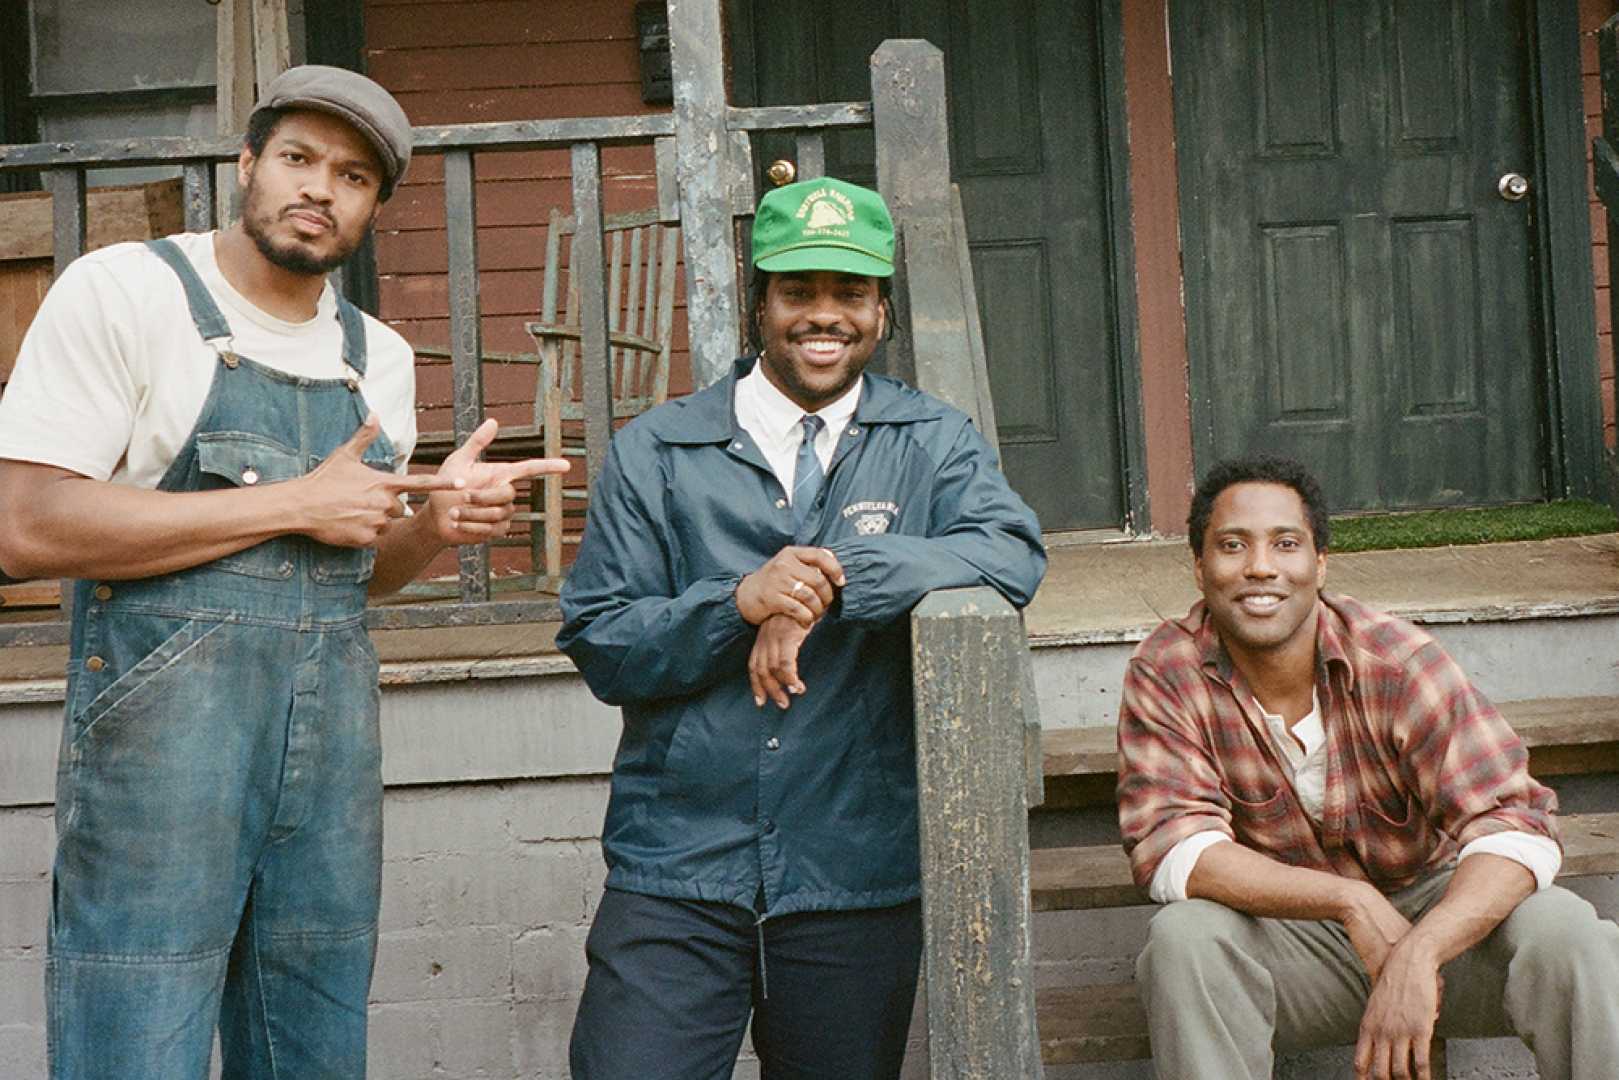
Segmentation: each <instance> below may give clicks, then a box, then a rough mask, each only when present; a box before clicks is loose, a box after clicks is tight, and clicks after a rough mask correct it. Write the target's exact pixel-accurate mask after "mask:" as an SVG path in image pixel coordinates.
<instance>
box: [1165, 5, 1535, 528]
mask: <svg viewBox="0 0 1619 1080" xmlns="http://www.w3.org/2000/svg"><path fill="white" fill-rule="evenodd" d="M1527 7H1528V4H1527V0H1220V2H1211V0H1175V2H1173V3H1172V4H1171V6H1170V26H1171V49H1172V54H1173V58H1174V79H1175V121H1176V123H1175V127H1176V146H1177V153H1178V154H1179V158H1180V185H1181V187H1180V199H1181V214H1182V231H1183V237H1184V244H1185V275H1186V277H1185V280H1186V300H1187V315H1188V334H1189V349H1190V354H1191V365H1192V388H1193V389H1192V392H1193V408H1192V415H1193V423H1194V447H1195V450H1196V454H1197V463H1198V466H1199V468H1200V469H1205V468H1207V467H1208V466H1209V465H1210V464H1212V463H1213V462H1214V461H1216V460H1218V459H1220V458H1223V457H1226V456H1229V455H1232V454H1236V453H1241V452H1246V451H1260V450H1264V451H1274V452H1279V453H1284V454H1288V455H1290V456H1294V457H1297V458H1299V459H1300V460H1302V461H1304V462H1306V463H1307V464H1308V465H1310V466H1311V467H1312V468H1313V469H1315V470H1316V471H1317V472H1318V474H1319V475H1320V476H1321V478H1322V480H1323V483H1324V484H1325V486H1326V490H1327V494H1328V498H1329V499H1330V500H1331V502H1332V503H1333V505H1334V507H1335V508H1339V509H1369V508H1384V507H1387V508H1395V507H1414V506H1439V505H1447V504H1456V503H1470V504H1473V503H1499V502H1510V501H1515V500H1524V499H1535V498H1540V497H1542V496H1543V495H1544V493H1545V487H1544V484H1545V481H1544V479H1543V468H1544V464H1545V462H1544V456H1545V453H1544V444H1543V438H1542V433H1541V427H1540V421H1541V417H1542V415H1543V412H1542V406H1541V404H1540V394H1541V390H1540V387H1539V385H1538V380H1537V378H1536V374H1535V373H1536V369H1537V366H1538V357H1539V351H1540V349H1539V345H1538V339H1537V333H1536V323H1537V319H1536V312H1537V310H1538V305H1539V297H1538V293H1537V289H1536V286H1535V272H1534V268H1535V265H1536V263H1537V260H1536V258H1535V251H1534V247H1533V244H1534V233H1533V229H1532V228H1531V214H1532V208H1533V202H1534V198H1535V177H1534V175H1533V171H1532V166H1533V162H1534V154H1533V148H1532V138H1531V125H1530V121H1529V86H1530V79H1529V74H1530V72H1529V63H1530V59H1529V57H1530V49H1529V47H1528V44H1527V35H1528V11H1527V10H1526V9H1527ZM1507 173H1521V174H1523V175H1524V176H1525V177H1527V178H1528V179H1529V181H1530V185H1531V187H1530V193H1529V196H1528V198H1525V199H1523V200H1522V201H1508V200H1507V199H1505V198H1503V197H1502V195H1501V194H1500V193H1499V192H1498V189H1497V185H1498V183H1499V181H1500V179H1501V177H1502V176H1503V175H1504V174H1507Z"/></svg>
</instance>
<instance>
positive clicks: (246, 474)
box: [242, 465, 259, 487]
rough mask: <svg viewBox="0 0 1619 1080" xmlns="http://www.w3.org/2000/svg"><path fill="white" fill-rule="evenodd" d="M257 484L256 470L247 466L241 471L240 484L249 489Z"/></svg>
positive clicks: (257, 474) (257, 475)
mask: <svg viewBox="0 0 1619 1080" xmlns="http://www.w3.org/2000/svg"><path fill="white" fill-rule="evenodd" d="M258 482H259V471H258V470H257V469H255V468H253V466H251V465H249V466H248V467H247V468H245V469H243V470H242V483H244V484H247V485H248V486H249V487H251V486H252V485H254V484H256V483H258Z"/></svg>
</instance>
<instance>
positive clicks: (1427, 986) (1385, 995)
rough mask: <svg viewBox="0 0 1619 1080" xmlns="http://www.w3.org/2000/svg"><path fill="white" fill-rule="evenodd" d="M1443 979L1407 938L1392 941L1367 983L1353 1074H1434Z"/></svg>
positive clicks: (1396, 1079)
mask: <svg viewBox="0 0 1619 1080" xmlns="http://www.w3.org/2000/svg"><path fill="white" fill-rule="evenodd" d="M1443 992H1444V982H1443V979H1442V978H1441V977H1440V974H1439V962H1438V960H1437V959H1436V958H1435V957H1434V956H1433V955H1432V954H1430V953H1426V952H1424V950H1423V949H1422V947H1421V946H1420V945H1418V944H1415V943H1414V940H1413V939H1412V938H1407V939H1405V941H1404V942H1403V943H1402V944H1400V945H1398V946H1396V947H1395V948H1394V949H1393V950H1392V951H1391V952H1390V953H1389V956H1388V962H1387V963H1385V964H1384V965H1383V972H1382V974H1381V975H1380V976H1378V978H1377V982H1376V984H1375V985H1374V986H1373V987H1372V996H1371V998H1370V999H1369V1000H1368V1001H1367V1002H1366V1012H1365V1015H1363V1016H1362V1017H1361V1021H1360V1039H1359V1041H1357V1042H1356V1043H1355V1080H1408V1078H1409V1080H1433V1073H1432V1071H1431V1069H1430V1062H1429V1060H1428V1050H1429V1046H1430V1044H1431V1043H1432V1041H1433V1031H1434V1024H1435V1022H1436V1021H1437V1020H1438V1019H1439V1002H1440V995H1441V994H1442V993H1443Z"/></svg>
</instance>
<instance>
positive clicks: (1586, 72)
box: [1580, 0, 1619, 449]
mask: <svg viewBox="0 0 1619 1080" xmlns="http://www.w3.org/2000/svg"><path fill="white" fill-rule="evenodd" d="M1616 10H1619V5H1616V4H1615V2H1614V0H1580V34H1581V41H1580V44H1581V48H1580V59H1581V64H1580V69H1581V75H1582V77H1583V82H1584V84H1585V130H1586V136H1587V138H1586V155H1587V159H1589V155H1590V152H1591V151H1590V146H1591V142H1590V140H1591V139H1594V138H1596V137H1597V136H1598V135H1600V134H1601V133H1602V87H1601V83H1600V80H1599V78H1598V75H1597V40H1596V31H1597V28H1598V27H1600V26H1601V25H1602V24H1603V23H1604V22H1606V21H1607V20H1608V19H1609V18H1610V17H1611V16H1612V15H1613V14H1614V12H1615V11H1616ZM1586 181H1587V183H1588V184H1589V183H1590V171H1589V169H1588V170H1587V173H1586ZM1590 199H1591V259H1592V265H1593V266H1594V267H1595V269H1596V285H1597V356H1598V361H1599V365H1600V369H1601V373H1602V417H1603V432H1604V435H1605V436H1606V439H1607V444H1608V446H1609V448H1610V449H1611V448H1613V447H1614V446H1615V445H1616V441H1615V434H1614V397H1613V394H1614V381H1613V380H1614V374H1613V310H1612V308H1611V307H1610V306H1609V288H1610V284H1609V281H1608V215H1607V211H1606V210H1605V209H1604V208H1603V206H1602V204H1601V203H1600V202H1598V201H1597V197H1596V190H1595V189H1594V188H1592V189H1591V192H1590Z"/></svg>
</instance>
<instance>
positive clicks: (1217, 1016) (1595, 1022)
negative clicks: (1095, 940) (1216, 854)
mask: <svg viewBox="0 0 1619 1080" xmlns="http://www.w3.org/2000/svg"><path fill="white" fill-rule="evenodd" d="M1450 874H1451V872H1450V871H1448V870H1447V871H1445V872H1443V873H1440V874H1436V875H1434V876H1433V877H1430V878H1427V879H1426V880H1424V881H1420V882H1418V883H1417V884H1415V885H1412V886H1411V887H1410V888H1408V889H1405V890H1404V891H1402V892H1399V893H1395V894H1394V895H1392V896H1390V897H1389V900H1390V901H1391V902H1392V903H1393V904H1394V906H1395V907H1396V908H1398V909H1399V911H1400V913H1401V914H1403V915H1405V917H1406V918H1408V919H1410V920H1412V921H1413V922H1415V921H1416V920H1417V919H1418V918H1419V917H1420V916H1421V915H1422V913H1423V912H1425V911H1427V910H1428V908H1429V907H1431V906H1432V905H1433V904H1434V903H1436V902H1437V901H1438V900H1439V898H1440V897H1441V896H1442V895H1443V894H1444V890H1445V886H1446V885H1447V884H1448V883H1449V881H1450ZM1443 974H1444V979H1445V984H1444V1000H1443V1002H1442V1005H1441V1008H1440V1014H1439V1024H1438V1028H1437V1033H1438V1034H1439V1035H1441V1036H1448V1037H1460V1038H1474V1037H1488V1036H1500V1035H1517V1036H1519V1037H1520V1038H1522V1039H1523V1040H1524V1042H1525V1043H1527V1044H1528V1046H1529V1049H1530V1050H1531V1051H1533V1052H1534V1055H1535V1062H1536V1065H1537V1066H1538V1068H1539V1071H1540V1077H1541V1080H1613V1077H1615V1076H1619V926H1615V925H1614V923H1613V922H1611V921H1609V920H1606V919H1602V918H1600V917H1599V916H1598V915H1597V913H1596V909H1595V908H1593V907H1592V906H1591V905H1590V904H1589V903H1587V902H1586V901H1585V900H1582V899H1581V898H1580V897H1578V896H1576V895H1575V894H1574V893H1571V892H1569V891H1568V890H1567V889H1561V888H1558V887H1557V886H1552V887H1551V888H1549V889H1543V890H1541V891H1540V892H1537V893H1535V894H1533V895H1532V896H1530V897H1529V898H1528V899H1526V900H1524V902H1523V903H1521V904H1519V905H1518V907H1517V909H1516V910H1515V911H1513V913H1512V914H1511V915H1509V916H1508V917H1507V918H1506V919H1505V920H1504V921H1503V922H1502V923H1501V925H1500V926H1498V927H1496V929H1495V930H1494V931H1493V932H1492V933H1491V934H1490V935H1489V936H1488V937H1486V938H1485V939H1484V940H1483V941H1481V942H1479V943H1478V944H1477V945H1475V946H1474V947H1473V948H1471V949H1469V950H1468V951H1467V952H1465V953H1463V954H1462V955H1460V956H1458V957H1456V959H1454V960H1452V961H1451V962H1450V963H1448V964H1446V965H1445V967H1444V971H1443ZM1136 982H1137V985H1138V986H1139V987H1140V988H1141V994H1142V998H1143V1000H1144V1001H1145V1003H1146V1007H1147V1017H1148V1029H1149V1031H1150V1033H1151V1036H1152V1056H1153V1067H1154V1069H1155V1071H1156V1072H1157V1074H1158V1077H1159V1080H1269V1078H1270V1075H1271V1068H1272V1063H1273V1059H1274V1051H1275V1050H1277V1049H1282V1050H1295V1049H1305V1048H1309V1047H1316V1046H1332V1045H1339V1044H1345V1043H1353V1042H1354V1041H1355V1038H1356V1035H1357V1033H1358V1032H1359V1029H1360V1020H1361V1014H1362V1013H1363V1011H1364V1010H1365V1007H1366V999H1367V997H1368V995H1369V994H1370V992H1371V982H1370V980H1369V979H1368V977H1367V974H1366V969H1365V968H1364V967H1363V966H1362V964H1361V962H1360V958H1359V956H1357V955H1356V953H1355V950H1354V947H1353V946H1352V945H1351V944H1350V942H1349V936H1348V935H1347V934H1346V933H1344V930H1343V927H1341V926H1340V925H1339V924H1337V923H1335V922H1312V921H1304V920H1295V919H1264V918H1256V917H1254V916H1251V915H1243V914H1241V913H1239V912H1236V911H1233V910H1231V909H1230V908H1227V907H1225V906H1224V905H1221V904H1216V903H1213V902H1211V901H1208V900H1185V901H1181V902H1178V903H1174V904H1170V905H1168V906H1167V907H1165V908H1164V909H1163V910H1162V911H1160V912H1159V913H1158V914H1157V915H1156V916H1154V917H1153V920H1152V926H1151V929H1150V932H1149V934H1148V940H1147V947H1146V948H1145V949H1144V950H1142V953H1141V956H1140V958H1139V959H1138V960H1137V962H1136Z"/></svg>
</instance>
